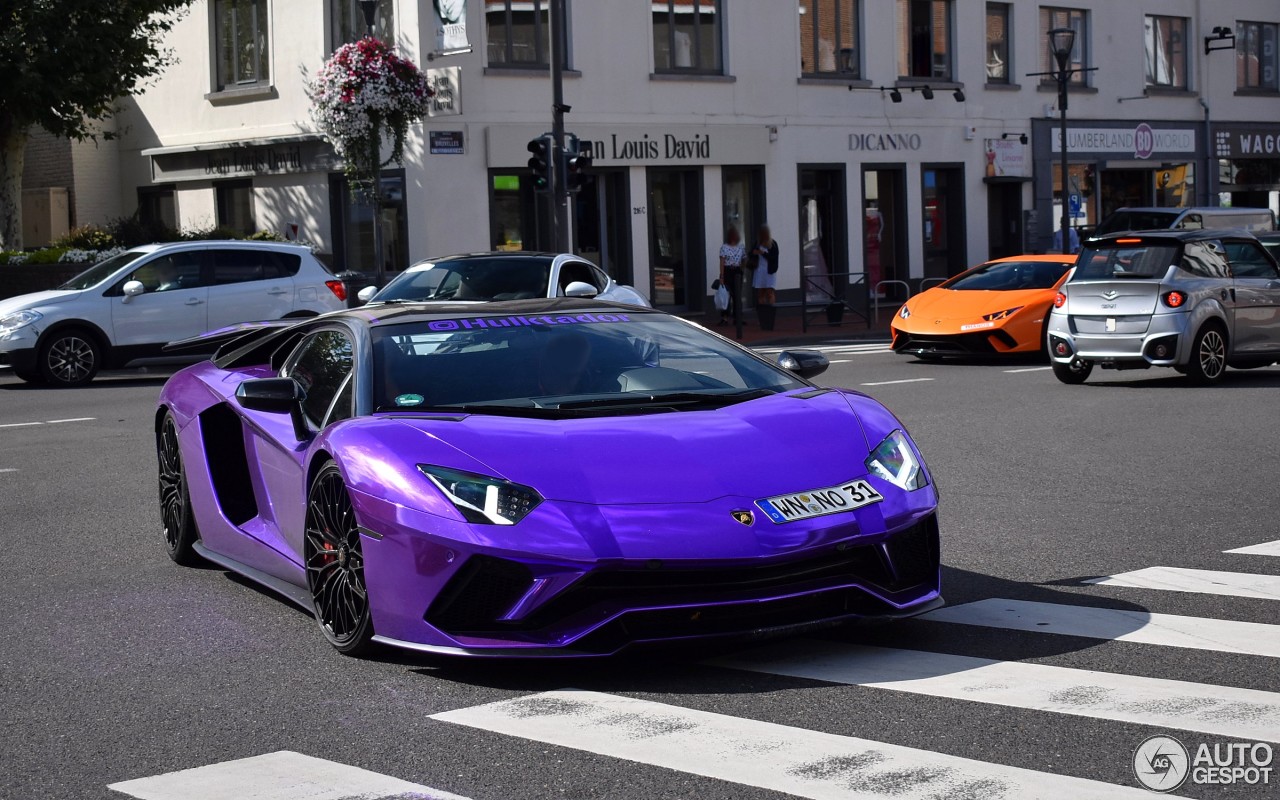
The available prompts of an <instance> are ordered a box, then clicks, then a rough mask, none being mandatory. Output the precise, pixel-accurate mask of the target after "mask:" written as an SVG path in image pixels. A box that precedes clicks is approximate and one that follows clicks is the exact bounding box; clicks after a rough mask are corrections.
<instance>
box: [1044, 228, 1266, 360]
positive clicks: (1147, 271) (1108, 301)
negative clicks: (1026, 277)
mask: <svg viewBox="0 0 1280 800" xmlns="http://www.w3.org/2000/svg"><path fill="white" fill-rule="evenodd" d="M1047 336H1048V345H1049V355H1050V358H1051V359H1052V363H1053V372H1054V374H1055V375H1056V376H1057V377H1058V379H1059V380H1060V381H1062V382H1063V383H1083V382H1084V381H1085V380H1086V379H1087V378H1088V377H1089V373H1090V372H1091V371H1092V370H1093V368H1094V367H1095V366H1098V367H1102V368H1103V369H1147V368H1149V367H1172V368H1174V369H1176V370H1178V371H1179V372H1181V373H1183V374H1185V375H1186V376H1187V377H1188V378H1190V379H1192V380H1193V381H1195V382H1197V383H1202V384H1207V383H1214V382H1216V381H1218V380H1221V378H1222V375H1223V372H1224V371H1225V370H1226V368H1227V367H1228V366H1230V367H1234V368H1238V369H1249V368H1252V367H1264V366H1267V365H1270V364H1274V363H1276V362H1277V361H1280V266H1278V265H1277V263H1276V260H1275V259H1274V258H1273V257H1272V256H1271V255H1270V254H1269V253H1268V252H1267V251H1266V250H1265V249H1264V248H1263V247H1262V246H1261V245H1260V244H1259V242H1258V240H1257V238H1255V237H1254V236H1253V235H1252V234H1250V233H1248V232H1246V231H1227V230H1197V231H1141V232H1137V233H1125V234H1118V235H1114V236H1105V237H1102V238H1099V239H1093V240H1091V241H1089V243H1088V245H1087V246H1086V247H1085V249H1084V251H1083V252H1082V253H1081V254H1080V258H1079V259H1078V260H1077V261H1076V266H1075V268H1074V272H1073V273H1072V275H1071V277H1070V278H1069V279H1068V281H1067V282H1066V283H1065V284H1064V285H1063V287H1062V290H1061V291H1060V292H1059V293H1058V295H1057V297H1055V298H1054V309H1053V311H1052V314H1051V315H1050V319H1049V327H1048V333H1047Z"/></svg>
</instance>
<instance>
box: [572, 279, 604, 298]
mask: <svg viewBox="0 0 1280 800" xmlns="http://www.w3.org/2000/svg"><path fill="white" fill-rule="evenodd" d="M598 294H600V290H599V289H597V288H596V287H594V286H592V285H591V284H589V283H586V282H585V281H573V282H572V283H570V284H569V285H568V286H566V287H564V296H565V297H595V296H596V295H598Z"/></svg>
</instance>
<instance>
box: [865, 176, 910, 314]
mask: <svg viewBox="0 0 1280 800" xmlns="http://www.w3.org/2000/svg"><path fill="white" fill-rule="evenodd" d="M862 219H863V228H862V263H863V269H864V271H865V272H866V274H867V285H868V286H869V287H871V292H872V294H873V296H874V297H876V298H885V297H887V298H890V299H898V300H905V299H906V293H905V292H904V291H903V287H901V286H897V285H896V284H892V283H887V284H882V283H881V282H882V281H900V280H905V279H906V278H907V277H908V274H907V239H906V233H907V227H906V223H907V176H906V170H905V169H903V168H902V167H877V168H874V169H866V168H864V169H863V172H862Z"/></svg>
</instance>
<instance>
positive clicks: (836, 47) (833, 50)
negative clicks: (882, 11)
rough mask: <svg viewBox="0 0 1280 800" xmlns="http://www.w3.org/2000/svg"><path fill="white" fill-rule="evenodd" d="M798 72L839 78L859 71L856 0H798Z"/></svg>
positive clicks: (852, 76) (859, 57)
mask: <svg viewBox="0 0 1280 800" xmlns="http://www.w3.org/2000/svg"><path fill="white" fill-rule="evenodd" d="M800 71H801V72H802V73H803V74H805V75H838V76H840V77H842V78H858V77H859V76H860V75H861V74H862V68H861V56H860V55H859V49H858V2H857V0H800Z"/></svg>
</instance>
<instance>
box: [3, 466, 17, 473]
mask: <svg viewBox="0 0 1280 800" xmlns="http://www.w3.org/2000/svg"><path fill="white" fill-rule="evenodd" d="M5 472H17V470H16V469H14V468H13V467H7V468H5V469H0V474H2V473H5Z"/></svg>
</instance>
